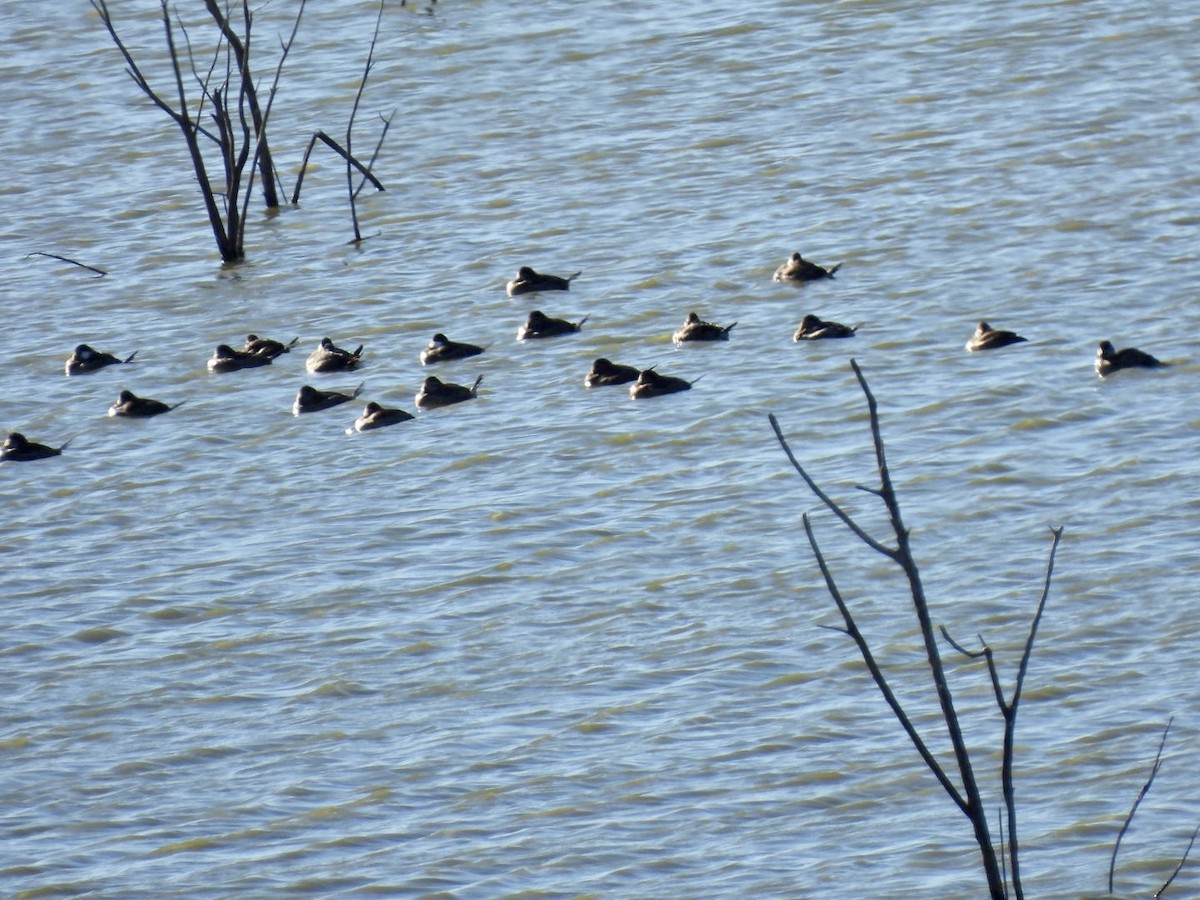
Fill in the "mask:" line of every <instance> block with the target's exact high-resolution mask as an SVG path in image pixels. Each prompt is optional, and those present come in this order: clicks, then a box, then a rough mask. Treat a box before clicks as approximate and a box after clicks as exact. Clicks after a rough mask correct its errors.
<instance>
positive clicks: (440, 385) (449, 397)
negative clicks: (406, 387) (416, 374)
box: [414, 375, 483, 409]
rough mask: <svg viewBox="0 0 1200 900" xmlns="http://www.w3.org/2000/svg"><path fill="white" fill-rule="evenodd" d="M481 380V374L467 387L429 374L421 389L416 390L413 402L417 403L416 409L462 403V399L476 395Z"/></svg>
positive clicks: (473, 397) (468, 398)
mask: <svg viewBox="0 0 1200 900" xmlns="http://www.w3.org/2000/svg"><path fill="white" fill-rule="evenodd" d="M481 381H483V376H482V375H480V376H479V377H478V378H476V379H475V383H474V384H473V385H471V386H470V387H467V386H466V385H462V384H450V383H448V382H445V381H442V380H441V379H440V378H435V377H433V376H432V375H430V376H429V377H428V378H426V379H425V382H424V383H423V384H422V385H421V390H419V391H417V396H416V398H415V400H414V402H415V403H416V404H417V409H438V408H439V407H442V406H451V405H453V404H455V403H462V402H463V401H464V400H473V399H475V397H476V396H478V393H479V382H481Z"/></svg>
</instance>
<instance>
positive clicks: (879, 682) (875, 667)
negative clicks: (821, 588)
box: [801, 513, 971, 818]
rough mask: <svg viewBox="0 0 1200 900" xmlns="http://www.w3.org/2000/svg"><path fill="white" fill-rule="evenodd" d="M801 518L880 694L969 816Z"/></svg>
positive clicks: (808, 524) (806, 520)
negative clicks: (878, 659) (884, 669)
mask: <svg viewBox="0 0 1200 900" xmlns="http://www.w3.org/2000/svg"><path fill="white" fill-rule="evenodd" d="M801 521H803V523H804V533H805V534H806V535H807V536H808V544H809V546H810V547H812V551H813V556H815V557H816V560H817V566H818V567H819V568H820V570H821V575H822V576H823V577H824V579H825V588H826V590H828V591H829V596H830V597H832V598H833V602H834V603H835V604H837V608H838V612H840V613H841V614H842V620H843V621H844V622H845V623H846V634H848V635H850V638H851V640H853V641H854V643H855V645H856V646H857V647H858V652H859V655H860V656H862V659H863V662H864V663H866V666H867V671H868V672H870V673H871V678H872V679H874V681H875V686H876V687H877V688H878V689H879V693H881V694H882V695H883V699H884V701H885V702H886V703H887V705H888V707H890V708H891V710H892V712H893V713H894V714H895V716H896V720H897V721H898V722H899V723H900V727H902V728H903V729H904V733H905V734H907V735H908V738H909V740H910V741H912V744H913V746H914V747H915V748H916V749H917V753H919V754H920V756H921V759H922V761H923V762H924V763H925V765H926V767H927V768H928V769H929V771H930V772H932V773H933V775H934V777H935V778H937V780H938V783H939V784H941V786H942V789H943V790H945V792H946V793H947V794H949V795H950V799H951V800H953V801H954V803H955V804H956V805H957V806H958V808H959V809H960V810H962V812H963V815H965V816H967V817H968V818H969V817H970V815H971V813H970V807H969V806H968V804H967V801H966V799H964V798H963V795H962V794H961V793H960V792H959V790H958V788H957V787H956V786H955V785H954V783H953V782H952V781H950V776H949V775H947V774H946V770H945V769H944V768H942V764H941V763H939V762H938V761H937V757H935V756H934V755H933V753H931V752H930V750H929V748H928V747H927V746H926V745H925V741H924V739H923V738H922V737H921V734H920V732H918V731H917V728H916V726H915V725H913V723H912V719H910V718H909V717H908V713H907V712H905V711H904V707H903V706H902V705H901V703H900V700H899V699H898V698H897V697H896V694H895V692H894V691H893V690H892V686H891V684H889V683H888V680H887V676H886V675H884V673H883V669H882V668H881V667H880V665H879V663H878V662H877V661H876V659H875V654H874V653H872V652H871V646H870V644H868V643H867V639H866V638H865V637H864V636H863V633H862V632H861V631H859V629H858V623H857V622H856V621H855V620H854V614H853V613H851V612H850V607H849V606H848V605H847V604H846V600H845V598H844V597H843V596H842V592H841V591H840V590H839V589H838V586H837V583H836V582H835V581H834V580H833V573H831V572H830V571H829V566H828V564H827V563H826V562H825V556H824V554H822V553H821V548H820V547H819V546H818V545H817V539H816V536H815V535H814V534H813V530H812V523H811V522H810V521H809V518H808V513H805V514H804V515H803V516H801Z"/></svg>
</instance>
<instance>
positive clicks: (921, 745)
mask: <svg viewBox="0 0 1200 900" xmlns="http://www.w3.org/2000/svg"><path fill="white" fill-rule="evenodd" d="M850 365H851V367H852V368H853V369H854V374H855V377H856V378H857V379H858V384H859V387H860V388H861V389H862V392H863V395H864V396H865V397H866V400H867V409H868V412H869V413H870V424H871V437H872V440H873V443H874V447H875V464H876V469H877V470H878V474H879V482H880V484H879V487H878V488H870V487H861V486H860V487H861V489H862V490H864V491H866V492H867V493H870V494H872V495H873V496H877V497H878V498H879V499H880V500H881V501H882V502H883V504H884V507H885V508H886V509H887V512H888V519H889V523H890V525H891V530H892V535H893V537H894V539H895V546H894V547H892V546H888V545H887V544H885V543H884V542H882V541H880V540H878V539H876V538H874V537H872V536H871V535H870V534H868V533H867V531H866V530H865V529H864V528H863V527H861V526H860V525H859V524H858V523H857V522H855V521H854V519H853V518H852V517H851V516H850V515H849V514H848V513H847V512H846V511H845V510H844V509H843V508H842V507H841V506H840V505H839V504H838V503H837V502H836V501H834V500H833V499H832V498H831V497H830V496H829V495H828V494H827V493H825V492H824V491H823V490H821V488H820V487H818V485H817V484H816V482H815V481H814V480H813V479H812V478H811V477H810V476H809V474H808V473H807V472H806V471H805V470H804V467H803V466H801V465H800V463H799V462H798V461H797V459H796V457H795V455H794V454H793V453H792V450H791V448H790V447H789V446H788V442H787V439H786V438H785V437H784V435H783V431H782V429H781V428H780V426H779V422H778V420H777V419H776V418H775V416H774V415H771V416H769V419H770V422H771V427H772V428H773V429H774V431H775V436H776V438H777V439H778V441H779V444H780V446H781V447H782V448H783V451H784V453H785V454H786V456H787V458H788V461H789V462H790V463H791V464H792V467H793V468H794V469H795V470H796V472H797V473H799V475H800V477H801V478H803V479H804V482H805V484H807V485H808V487H809V489H810V490H811V491H812V492H813V494H814V495H816V497H817V499H819V500H820V501H821V503H822V504H824V506H825V507H826V508H827V509H828V510H829V511H830V512H832V513H833V514H834V515H835V516H836V517H837V518H838V519H839V520H840V521H841V522H842V523H843V524H844V525H845V526H846V527H847V528H848V529H849V530H850V532H851V533H852V534H853V535H854V536H855V537H857V538H858V539H859V540H860V541H862V542H863V543H864V544H865V545H867V546H868V547H870V548H871V549H873V550H875V551H876V552H878V553H880V554H882V555H883V556H885V557H887V558H888V559H890V560H892V561H893V562H894V563H895V564H896V565H897V566H899V567H900V569H901V570H902V571H903V573H904V576H905V579H906V580H907V582H908V586H909V592H910V594H911V599H912V604H913V612H914V614H915V615H916V618H917V622H918V624H919V626H920V630H921V636H922V638H923V641H924V646H925V658H926V663H927V666H928V669H929V674H930V677H931V679H932V681H933V687H934V690H935V692H936V694H937V699H938V704H939V706H940V708H941V712H942V721H943V723H944V725H945V728H946V734H947V736H948V738H949V740H950V743H951V747H952V749H953V751H954V760H955V764H956V769H957V777H958V782H959V784H961V787H960V786H959V784H956V782H955V780H954V779H953V778H952V777H951V775H950V773H949V772H947V771H946V768H945V767H944V766H943V765H942V764H941V763H940V762H939V761H938V759H937V758H936V757H935V756H934V754H933V752H932V751H931V750H930V749H929V747H928V745H927V742H926V741H925V739H924V738H923V737H922V735H921V734H920V732H919V731H918V730H917V728H916V726H915V724H914V723H913V721H912V719H911V717H910V716H909V714H908V712H907V711H906V710H905V708H904V706H903V704H902V703H901V702H900V700H899V699H898V698H897V696H896V693H895V691H894V689H893V688H892V686H891V684H890V683H889V681H888V677H887V674H886V673H885V672H884V671H883V669H882V667H881V666H880V664H879V662H878V660H877V659H876V657H875V654H874V652H873V651H872V649H871V647H870V644H869V643H868V641H867V639H866V638H865V637H864V636H863V634H862V632H861V631H860V630H859V628H858V624H857V623H856V621H855V619H854V615H853V612H852V610H851V609H850V608H849V605H848V604H847V603H846V600H845V598H844V597H843V596H842V593H841V591H840V589H839V588H838V586H837V584H836V582H835V581H834V578H833V575H832V573H831V572H830V570H829V567H828V565H827V564H826V561H825V557H824V555H823V554H822V553H821V550H820V547H819V546H818V544H817V540H816V536H815V534H814V532H813V528H812V523H811V521H810V519H809V516H808V515H807V514H805V515H804V516H803V517H802V521H803V523H804V531H805V534H806V536H807V537H808V542H809V546H811V547H812V550H813V555H814V556H815V557H816V560H817V565H818V567H819V568H820V570H821V575H822V577H823V578H824V580H825V586H826V589H827V590H828V591H829V594H830V596H831V597H832V598H833V601H834V603H835V604H836V605H837V608H838V611H839V612H840V613H841V615H842V620H843V622H844V624H845V629H844V633H845V634H847V635H849V636H850V638H851V639H852V640H853V641H854V643H855V645H856V646H857V648H858V651H859V654H860V655H861V656H862V659H863V662H864V663H865V664H866V666H867V671H868V672H870V674H871V677H872V679H873V680H874V682H875V685H876V687H877V688H878V690H879V692H880V694H882V695H883V698H884V700H885V701H886V702H887V704H888V706H889V707H890V708H891V710H892V712H893V714H894V715H895V716H896V719H897V721H898V722H899V723H900V725H901V727H902V728H903V729H904V732H905V733H906V734H907V735H908V737H909V740H910V741H911V742H912V744H913V746H914V747H915V748H916V750H917V753H918V754H919V755H920V757H921V759H922V760H923V761H924V763H925V765H926V766H927V767H928V769H929V770H930V772H932V773H933V775H934V777H935V778H936V779H937V780H938V783H939V784H941V786H942V788H943V789H944V790H945V791H946V794H947V795H948V796H949V797H950V799H951V800H952V801H953V802H954V804H955V806H957V807H958V809H959V811H960V812H962V813H963V815H965V816H966V817H967V819H968V820H969V822H970V824H971V827H972V830H973V832H974V835H975V841H976V843H977V845H978V846H979V852H980V856H981V859H982V863H983V868H984V874H985V877H986V879H987V883H988V892H989V895H990V896H991V897H992V900H1003V898H1007V897H1008V884H1009V880H1008V873H1009V872H1011V876H1012V880H1011V884H1012V889H1013V893H1014V895H1015V897H1016V898H1017V900H1021V898H1022V897H1023V891H1022V887H1021V874H1020V865H1019V848H1020V845H1019V843H1018V841H1017V831H1016V810H1015V792H1014V789H1013V783H1012V756H1013V745H1014V734H1015V728H1016V717H1017V709H1018V706H1019V703H1020V698H1021V690H1022V687H1023V685H1024V680H1025V676H1026V673H1027V671H1028V666H1029V658H1030V656H1031V654H1032V652H1033V645H1034V641H1035V639H1036V636H1037V628H1038V624H1039V623H1040V621H1041V618H1042V613H1043V612H1044V610H1045V607H1046V601H1047V598H1048V597H1049V591H1050V582H1051V576H1052V574H1053V569H1054V555H1055V552H1056V551H1057V549H1058V544H1059V540H1060V538H1061V536H1062V529H1061V528H1058V529H1053V530H1052V534H1053V535H1054V539H1053V543H1052V545H1051V549H1050V559H1049V562H1048V564H1047V566H1046V575H1045V581H1044V585H1043V589H1042V594H1041V599H1040V600H1039V602H1038V606H1037V611H1036V612H1035V614H1034V618H1033V622H1032V624H1031V626H1030V630H1029V636H1028V638H1027V639H1026V642H1025V648H1024V652H1023V653H1022V656H1021V661H1020V665H1019V668H1018V672H1017V680H1016V686H1015V688H1014V691H1013V696H1012V700H1011V701H1006V700H1005V698H1004V692H1003V689H1002V687H1001V685H1000V679H999V675H998V673H997V671H996V667H995V662H994V660H993V657H992V651H991V649H990V648H989V647H988V646H987V645H986V644H983V641H982V638H981V639H980V643H981V644H983V649H982V650H980V651H977V652H971V651H968V650H966V649H965V648H963V647H962V646H961V645H959V644H958V643H956V642H954V641H953V640H952V639H951V638H950V636H949V634H948V633H947V632H946V631H945V629H944V628H943V629H942V633H943V635H944V636H945V637H946V639H947V640H948V641H949V642H950V644H951V645H952V646H953V647H954V648H955V649H957V650H959V651H960V652H962V653H964V654H966V655H967V656H968V657H970V658H972V659H977V658H979V657H983V658H984V659H985V660H986V661H987V665H988V672H989V675H990V677H991V680H992V686H993V690H994V693H995V696H996V703H997V705H998V707H999V709H1000V711H1001V713H1002V715H1003V718H1004V752H1003V756H1002V760H1001V781H1002V785H1003V792H1004V798H1005V808H1006V812H1007V820H1008V834H1007V838H1008V839H1007V842H1005V840H1004V835H1003V831H1002V832H1001V846H1000V853H999V855H998V854H997V852H996V848H995V847H994V846H993V844H992V837H991V832H990V829H989V826H988V821H987V812H986V809H985V807H984V804H983V800H982V797H981V795H980V791H979V787H978V784H977V782H976V778H975V771H974V766H973V762H972V759H971V755H970V752H969V750H968V748H967V745H966V741H965V739H964V737H963V733H962V728H961V725H960V723H959V719H958V713H957V711H956V710H955V708H954V699H953V696H952V694H951V691H950V687H949V684H948V682H947V679H946V672H945V666H944V664H943V662H942V658H941V654H940V653H939V651H938V644H937V637H936V632H935V629H934V625H933V621H932V618H931V616H930V612H929V604H928V602H927V600H926V597H925V590H924V587H923V585H922V582H921V577H920V572H919V570H918V567H917V563H916V560H915V558H914V557H913V554H912V548H911V545H910V543H909V537H910V533H909V530H908V528H907V527H906V526H905V524H904V520H903V518H902V516H901V513H900V503H899V498H898V496H897V494H896V490H895V485H894V484H893V482H892V478H891V474H890V471H889V469H888V464H887V454H886V452H885V446H884V441H883V436H882V432H881V430H880V423H879V410H878V406H877V404H876V401H875V397H874V395H873V394H872V393H871V390H870V387H869V386H868V385H867V381H866V378H865V377H864V376H863V374H862V370H861V369H860V368H859V366H858V363H857V362H856V361H854V360H851V362H850ZM835 630H838V631H841V630H842V629H835Z"/></svg>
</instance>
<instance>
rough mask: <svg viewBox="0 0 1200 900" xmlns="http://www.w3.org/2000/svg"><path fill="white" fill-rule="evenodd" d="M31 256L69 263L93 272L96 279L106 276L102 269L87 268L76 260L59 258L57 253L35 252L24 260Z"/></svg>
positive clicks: (27, 255) (86, 265)
mask: <svg viewBox="0 0 1200 900" xmlns="http://www.w3.org/2000/svg"><path fill="white" fill-rule="evenodd" d="M31 256H48V257H50V259H57V260H61V261H62V262H65V263H70V264H71V265H73V266H79V268H81V269H87V270H88V271H89V272H95V273H96V276H97V277H98V278H103V277H104V276H105V275H107V274H108V273H107V272H106V271H104V270H103V269H97V268H96V267H95V266H89V265H88V264H87V263H81V262H80V261H79V260H77V259H71V258H69V257H66V256H59V255H58V254H57V253H44V252H43V251H41V250H35V251H33V252H32V253H26V254H25V258H26V259H29V257H31Z"/></svg>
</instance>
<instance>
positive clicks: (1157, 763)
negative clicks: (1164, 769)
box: [1108, 716, 1175, 894]
mask: <svg viewBox="0 0 1200 900" xmlns="http://www.w3.org/2000/svg"><path fill="white" fill-rule="evenodd" d="M1174 721H1175V717H1174V716H1171V718H1170V719H1168V720H1167V727H1166V728H1164V729H1163V733H1162V740H1160V741H1159V742H1158V753H1156V754H1155V755H1154V765H1153V766H1151V767H1150V777H1149V778H1147V779H1146V783H1145V784H1143V785H1142V789H1141V790H1140V791H1138V795H1137V798H1136V799H1135V800H1134V801H1133V806H1131V807H1130V808H1129V815H1127V816H1126V817H1125V821H1124V822H1123V823H1122V825H1121V830H1120V831H1119V832H1117V840H1116V842H1115V843H1114V844H1113V852H1112V858H1111V859H1110V860H1109V862H1108V892H1109V893H1110V894H1111V893H1112V892H1113V871H1114V870H1115V869H1116V867H1117V851H1118V850H1120V849H1121V839H1122V838H1123V837H1125V832H1126V831H1128V830H1129V825H1130V823H1132V822H1133V816H1134V813H1136V812H1137V808H1138V807H1139V806H1141V804H1142V800H1143V799H1145V797H1146V794H1147V793H1149V791H1150V785H1152V784H1154V777H1155V776H1156V775H1157V774H1158V770H1159V768H1160V767H1161V766H1162V754H1163V747H1164V746H1166V743H1167V733H1168V732H1169V731H1170V730H1171V723H1172V722H1174ZM1163 887H1166V885H1163Z"/></svg>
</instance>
